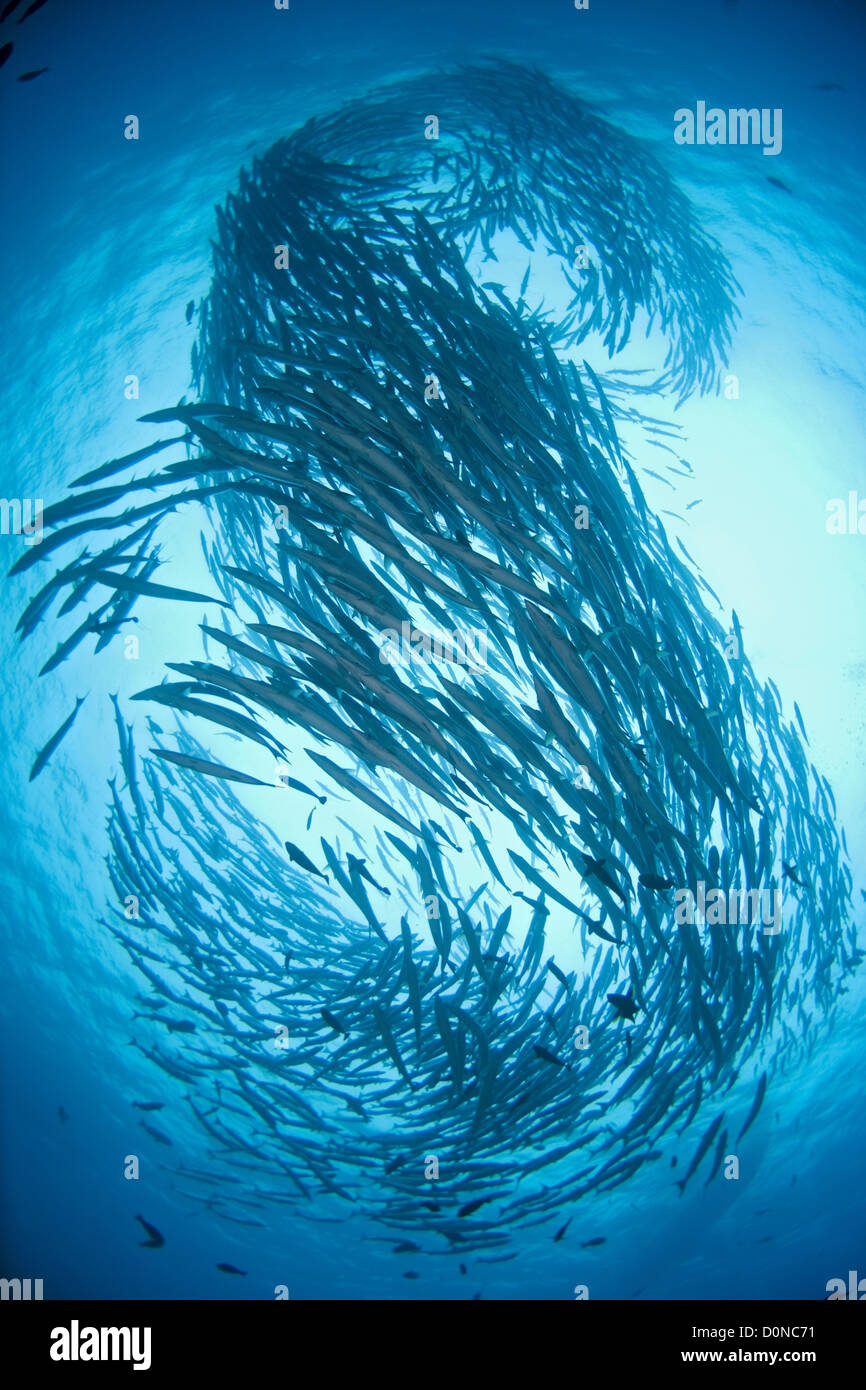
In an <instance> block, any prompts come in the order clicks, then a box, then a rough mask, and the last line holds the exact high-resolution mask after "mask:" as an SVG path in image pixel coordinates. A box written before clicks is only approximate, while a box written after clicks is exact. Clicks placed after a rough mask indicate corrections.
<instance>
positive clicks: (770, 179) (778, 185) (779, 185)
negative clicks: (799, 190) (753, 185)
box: [765, 174, 793, 194]
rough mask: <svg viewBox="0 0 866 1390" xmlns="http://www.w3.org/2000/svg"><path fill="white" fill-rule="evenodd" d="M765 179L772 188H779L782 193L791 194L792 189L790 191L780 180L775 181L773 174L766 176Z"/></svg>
mask: <svg viewBox="0 0 866 1390" xmlns="http://www.w3.org/2000/svg"><path fill="white" fill-rule="evenodd" d="M765 178H766V180H767V183H771V184H772V185H773V187H774V188H781V190H782V192H783V193H791V194H793V189H790V188H789V187H788V185H787V184H786V183H783V182H782V180H781V179H777V178H776V176H775V175H774V174H766V175H765Z"/></svg>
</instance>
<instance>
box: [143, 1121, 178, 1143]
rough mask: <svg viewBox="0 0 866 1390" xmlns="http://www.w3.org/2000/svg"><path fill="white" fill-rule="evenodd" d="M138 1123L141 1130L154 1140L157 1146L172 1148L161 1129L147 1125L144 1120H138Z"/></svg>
mask: <svg viewBox="0 0 866 1390" xmlns="http://www.w3.org/2000/svg"><path fill="white" fill-rule="evenodd" d="M138 1123H139V1124H140V1125H141V1127H142V1129H143V1130H145V1131H146V1132H147V1133H148V1134H149V1135H150V1137H151V1139H155V1140H156V1142H157V1143H158V1144H167V1145H168V1146H169V1148H171V1147H172V1143H171V1140H170V1139H169V1137H168V1135H167V1134H163V1132H162V1130H161V1129H157V1128H156V1127H155V1126H154V1125H149V1124H148V1123H147V1121H146V1120H139V1122H138Z"/></svg>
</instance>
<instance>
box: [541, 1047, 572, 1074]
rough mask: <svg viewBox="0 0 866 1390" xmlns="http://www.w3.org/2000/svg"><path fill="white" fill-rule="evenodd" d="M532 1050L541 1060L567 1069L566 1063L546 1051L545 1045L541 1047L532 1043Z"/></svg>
mask: <svg viewBox="0 0 866 1390" xmlns="http://www.w3.org/2000/svg"><path fill="white" fill-rule="evenodd" d="M532 1050H533V1052H534V1053H535V1055H536V1057H540V1058H541V1060H542V1062H549V1063H550V1065H551V1066H553V1067H565V1069H566V1071H568V1070H569V1066H568V1063H567V1062H563V1061H560V1059H559V1057H554V1055H553V1053H552V1052H548V1050H547V1048H546V1047H541V1046H539V1044H538V1043H533V1044H532Z"/></svg>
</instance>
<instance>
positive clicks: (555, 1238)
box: [553, 1217, 571, 1241]
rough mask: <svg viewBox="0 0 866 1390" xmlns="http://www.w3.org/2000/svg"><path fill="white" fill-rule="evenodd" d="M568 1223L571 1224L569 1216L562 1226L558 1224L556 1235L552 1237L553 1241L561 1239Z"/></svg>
mask: <svg viewBox="0 0 866 1390" xmlns="http://www.w3.org/2000/svg"><path fill="white" fill-rule="evenodd" d="M570 1225H571V1217H569V1218H568V1220H567V1221H566V1223H565V1225H564V1226H560V1228H559V1230H558V1231H557V1232H556V1235H555V1236H554V1237H553V1239H554V1240H555V1241H559V1240H562V1237H563V1236H564V1235H565V1233H566V1231H567V1230H568V1228H569V1226H570Z"/></svg>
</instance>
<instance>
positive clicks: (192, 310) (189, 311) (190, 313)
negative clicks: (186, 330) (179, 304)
mask: <svg viewBox="0 0 866 1390" xmlns="http://www.w3.org/2000/svg"><path fill="white" fill-rule="evenodd" d="M194 313H195V300H194V299H191V300H190V301H189V303H188V304H187V306H186V321H187V323H192V316H193V314H194Z"/></svg>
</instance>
